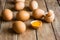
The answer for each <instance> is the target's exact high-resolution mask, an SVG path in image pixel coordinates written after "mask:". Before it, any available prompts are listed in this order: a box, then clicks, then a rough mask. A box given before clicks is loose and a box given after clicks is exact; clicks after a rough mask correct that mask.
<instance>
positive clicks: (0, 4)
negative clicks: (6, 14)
mask: <svg viewBox="0 0 60 40" xmlns="http://www.w3.org/2000/svg"><path fill="white" fill-rule="evenodd" d="M5 2H6V0H0V40H2V35H1V23H2V21H1V14H2V10H3V9H4V6H5Z"/></svg>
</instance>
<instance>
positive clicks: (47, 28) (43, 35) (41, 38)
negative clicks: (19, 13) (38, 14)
mask: <svg viewBox="0 0 60 40" xmlns="http://www.w3.org/2000/svg"><path fill="white" fill-rule="evenodd" d="M36 1H37V2H38V3H39V8H40V9H43V10H44V11H45V12H46V11H47V9H46V5H45V1H44V0H36ZM37 36H38V40H55V36H54V34H53V30H52V26H51V23H46V22H43V26H42V27H41V28H39V29H38V30H37Z"/></svg>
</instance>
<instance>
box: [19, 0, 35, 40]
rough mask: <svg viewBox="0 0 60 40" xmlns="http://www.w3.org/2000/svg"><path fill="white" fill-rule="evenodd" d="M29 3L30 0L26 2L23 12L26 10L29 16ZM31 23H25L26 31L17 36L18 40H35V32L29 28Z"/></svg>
mask: <svg viewBox="0 0 60 40" xmlns="http://www.w3.org/2000/svg"><path fill="white" fill-rule="evenodd" d="M30 1H31V0H26V2H25V5H26V7H25V9H24V10H27V11H28V12H29V13H30V14H32V11H30V10H29V3H30ZM31 21H32V19H30V20H28V21H26V22H25V23H26V25H27V30H26V32H25V33H23V34H21V35H18V40H36V33H35V30H33V29H31V26H30V22H31Z"/></svg>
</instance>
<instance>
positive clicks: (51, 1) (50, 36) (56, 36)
mask: <svg viewBox="0 0 60 40" xmlns="http://www.w3.org/2000/svg"><path fill="white" fill-rule="evenodd" d="M30 1H31V0H26V6H27V7H26V10H27V11H29V9H28V6H29V2H30ZM36 1H37V2H38V4H39V8H40V9H43V10H44V11H48V10H49V9H52V10H54V11H55V15H56V17H55V21H54V22H52V23H46V22H43V26H42V27H41V28H39V29H38V30H33V29H29V28H28V29H27V31H26V32H25V33H23V34H16V33H15V32H14V31H13V30H12V29H11V28H12V22H13V21H15V20H12V21H8V22H6V21H3V20H2V18H0V40H60V2H59V0H36ZM5 8H9V9H11V10H12V11H13V12H14V13H13V14H14V17H15V16H16V13H17V11H16V10H14V0H0V16H1V13H2V10H4V9H5ZM29 12H30V13H32V12H31V11H29ZM28 22H29V21H27V22H26V23H28Z"/></svg>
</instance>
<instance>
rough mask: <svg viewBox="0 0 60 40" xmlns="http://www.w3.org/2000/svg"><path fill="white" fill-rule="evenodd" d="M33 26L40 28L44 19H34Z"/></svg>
mask: <svg viewBox="0 0 60 40" xmlns="http://www.w3.org/2000/svg"><path fill="white" fill-rule="evenodd" d="M31 26H32V28H34V29H38V28H39V27H42V21H39V20H34V21H32V22H31Z"/></svg>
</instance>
